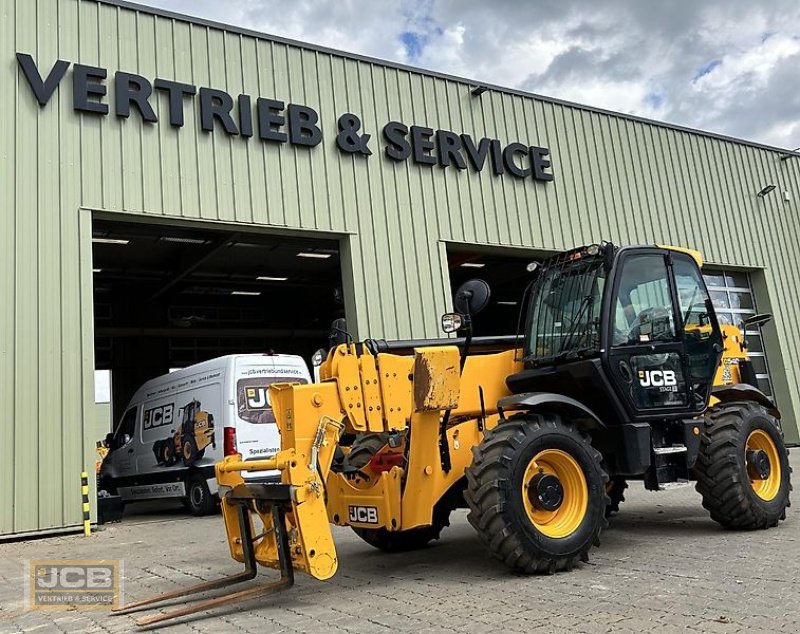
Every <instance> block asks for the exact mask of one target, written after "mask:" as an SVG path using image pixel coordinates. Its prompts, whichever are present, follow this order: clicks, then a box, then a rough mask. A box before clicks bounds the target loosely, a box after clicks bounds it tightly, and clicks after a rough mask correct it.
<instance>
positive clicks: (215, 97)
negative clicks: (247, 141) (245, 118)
mask: <svg viewBox="0 0 800 634" xmlns="http://www.w3.org/2000/svg"><path fill="white" fill-rule="evenodd" d="M231 110H233V98H232V97H231V96H230V95H229V94H228V93H226V92H225V91H224V90H214V89H213V88H201V89H200V125H201V127H202V128H203V130H205V131H206V132H213V131H214V119H217V120H218V121H219V122H220V123H222V127H223V128H225V132H227V133H228V134H239V129H238V128H237V127H236V124H235V123H234V122H233V117H231Z"/></svg>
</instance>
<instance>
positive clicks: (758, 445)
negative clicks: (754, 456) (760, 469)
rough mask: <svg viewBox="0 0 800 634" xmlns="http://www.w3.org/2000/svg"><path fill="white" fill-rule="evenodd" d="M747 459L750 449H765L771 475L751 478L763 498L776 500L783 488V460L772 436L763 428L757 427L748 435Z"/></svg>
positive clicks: (751, 483) (758, 493)
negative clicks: (764, 477)
mask: <svg viewBox="0 0 800 634" xmlns="http://www.w3.org/2000/svg"><path fill="white" fill-rule="evenodd" d="M744 450H745V461H746V460H747V452H748V451H763V452H764V453H765V454H767V458H768V459H769V476H767V479H766V480H752V479H751V480H750V486H752V487H753V491H755V492H756V495H757V496H758V497H760V498H761V499H762V500H766V501H767V502H769V501H771V500H774V499H775V497H776V496H777V495H778V491H780V489H781V460H780V456H779V454H778V448H777V447H776V446H775V442H774V441H773V440H772V437H771V436H770V435H769V434H768V433H767V432H765V431H764V430H763V429H756V430H755V431H753V432H751V434H750V435H749V436H748V437H747V442H746V443H745V448H744Z"/></svg>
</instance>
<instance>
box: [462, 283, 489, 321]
mask: <svg viewBox="0 0 800 634" xmlns="http://www.w3.org/2000/svg"><path fill="white" fill-rule="evenodd" d="M491 297H492V290H491V289H490V288H489V285H488V284H487V283H486V282H485V281H484V280H479V279H475V280H468V281H466V282H464V283H463V284H462V285H461V286H459V287H458V290H457V291H456V294H455V297H453V307H454V308H455V309H456V312H458V313H460V314H461V315H470V316H472V315H477V314H478V313H479V312H481V311H482V310H483V309H484V308H486V306H488V305H489V299H490V298H491Z"/></svg>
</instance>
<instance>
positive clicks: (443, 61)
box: [139, 0, 800, 148]
mask: <svg viewBox="0 0 800 634" xmlns="http://www.w3.org/2000/svg"><path fill="white" fill-rule="evenodd" d="M139 1H140V2H142V3H144V4H150V5H154V6H160V7H163V8H165V9H170V10H173V11H178V12H180V13H187V14H193V15H197V16H201V17H205V18H209V19H213V20H217V21H221V22H226V23H229V24H236V25H239V26H244V27H248V28H252V29H256V30H259V31H264V32H266V33H271V34H274V35H280V36H283V37H289V38H294V39H299V40H303V41H306V42H314V43H317V44H322V45H325V46H329V47H333V48H337V49H341V50H346V51H351V52H355V53H361V54H364V55H371V56H373V57H379V58H383V59H388V60H393V61H397V62H402V63H405V64H411V65H414V66H420V67H423V68H429V69H433V70H437V71H441V72H445V73H450V74H454V75H460V76H462V77H467V78H471V79H476V80H483V81H487V82H490V83H494V84H500V85H503V86H509V87H514V88H520V89H523V90H527V91H531V92H534V93H538V94H542V95H548V96H552V97H558V98H561V99H567V100H570V101H576V102H580V103H585V104H589V105H593V106H598V107H602V108H608V109H611V110H616V111H620V112H625V113H632V114H637V115H640V116H644V117H650V118H654V119H659V120H663V121H669V122H672V123H678V124H682V125H687V126H691V127H695V128H701V129H705V130H711V131H714V132H720V133H723V134H729V135H732V136H736V137H741V138H745V139H750V140H753V141H759V142H762V143H767V144H770V145H777V146H780V147H785V148H795V147H797V146H800V2H798V0H755V1H753V0H602V1H601V2H597V1H596V0H492V1H491V2H486V1H485V0H399V1H394V2H390V1H388V0H386V1H381V0H316V1H314V0H294V2H291V3H290V2H285V1H280V0H225V1H224V2H220V1H219V0H139Z"/></svg>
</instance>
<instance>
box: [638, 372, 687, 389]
mask: <svg viewBox="0 0 800 634" xmlns="http://www.w3.org/2000/svg"><path fill="white" fill-rule="evenodd" d="M677 384H678V379H676V378H675V371H674V370H639V385H641V386H642V387H673V386H675V385H677Z"/></svg>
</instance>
